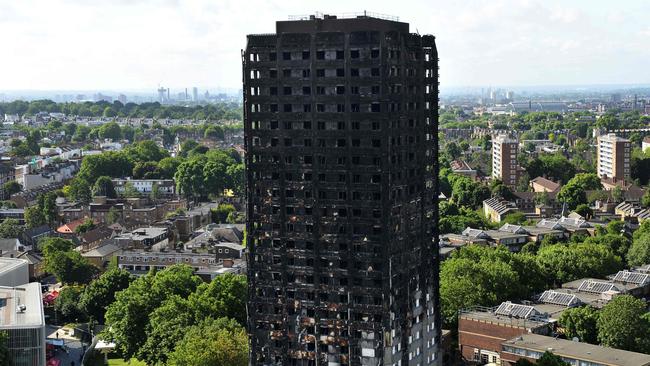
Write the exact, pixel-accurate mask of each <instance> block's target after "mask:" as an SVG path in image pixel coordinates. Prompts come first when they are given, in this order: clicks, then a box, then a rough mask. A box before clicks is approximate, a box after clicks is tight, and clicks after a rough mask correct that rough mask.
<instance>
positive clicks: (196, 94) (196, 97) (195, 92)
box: [192, 87, 199, 102]
mask: <svg viewBox="0 0 650 366" xmlns="http://www.w3.org/2000/svg"><path fill="white" fill-rule="evenodd" d="M192 100H193V101H195V102H198V101H199V89H197V88H196V87H193V88H192Z"/></svg>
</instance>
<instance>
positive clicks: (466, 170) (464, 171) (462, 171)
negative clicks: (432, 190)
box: [450, 160, 477, 179]
mask: <svg viewBox="0 0 650 366" xmlns="http://www.w3.org/2000/svg"><path fill="white" fill-rule="evenodd" d="M450 165H451V170H452V172H454V173H455V174H459V175H464V176H466V177H469V178H472V179H476V175H477V171H476V169H472V167H470V166H469V164H467V162H466V161H465V160H453V161H452V162H451V163H450Z"/></svg>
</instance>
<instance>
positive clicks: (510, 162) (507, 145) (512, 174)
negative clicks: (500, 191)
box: [492, 135, 520, 187]
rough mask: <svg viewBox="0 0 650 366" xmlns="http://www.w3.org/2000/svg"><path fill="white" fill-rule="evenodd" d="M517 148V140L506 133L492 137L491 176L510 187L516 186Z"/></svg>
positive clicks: (517, 169) (517, 175)
mask: <svg viewBox="0 0 650 366" xmlns="http://www.w3.org/2000/svg"><path fill="white" fill-rule="evenodd" d="M518 148H519V142H518V141H517V140H516V139H513V138H510V137H508V136H506V135H499V136H496V137H495V138H494V139H492V177H493V178H496V179H499V180H500V181H502V182H503V184H505V185H507V186H510V187H514V186H516V185H517V183H518V181H519V171H520V168H519V164H518V163H517V150H518Z"/></svg>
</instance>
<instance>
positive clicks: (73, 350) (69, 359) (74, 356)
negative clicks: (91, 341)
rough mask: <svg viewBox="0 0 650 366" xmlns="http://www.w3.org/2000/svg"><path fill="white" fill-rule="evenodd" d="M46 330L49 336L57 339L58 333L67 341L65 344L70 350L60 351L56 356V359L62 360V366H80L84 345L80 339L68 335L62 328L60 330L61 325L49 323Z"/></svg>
mask: <svg viewBox="0 0 650 366" xmlns="http://www.w3.org/2000/svg"><path fill="white" fill-rule="evenodd" d="M46 331H47V338H52V339H56V334H57V333H58V334H59V339H63V340H64V341H65V346H66V348H67V350H68V352H67V353H66V352H64V351H59V352H57V353H56V355H55V356H54V357H55V358H56V359H58V360H61V366H80V365H81V362H80V360H81V356H82V354H83V351H84V345H83V344H82V343H81V342H80V341H79V339H78V338H74V337H72V336H69V335H66V334H65V333H64V332H63V331H62V330H60V327H55V326H52V325H48V326H47V329H46ZM86 346H87V345H86Z"/></svg>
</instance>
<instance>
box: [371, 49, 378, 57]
mask: <svg viewBox="0 0 650 366" xmlns="http://www.w3.org/2000/svg"><path fill="white" fill-rule="evenodd" d="M370 58H379V50H378V49H374V50H371V51H370Z"/></svg>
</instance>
